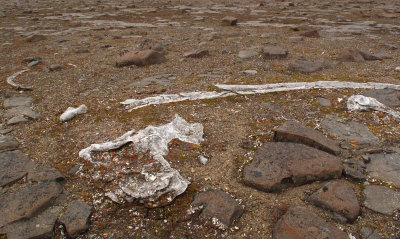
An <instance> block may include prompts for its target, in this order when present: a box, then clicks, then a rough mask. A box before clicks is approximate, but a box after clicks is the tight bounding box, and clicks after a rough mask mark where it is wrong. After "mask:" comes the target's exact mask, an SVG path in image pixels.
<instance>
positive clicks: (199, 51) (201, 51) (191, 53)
mask: <svg viewBox="0 0 400 239" xmlns="http://www.w3.org/2000/svg"><path fill="white" fill-rule="evenodd" d="M209 55H210V53H209V52H208V50H207V49H196V50H193V51H189V52H186V53H184V54H183V56H184V57H191V58H200V57H205V56H209Z"/></svg>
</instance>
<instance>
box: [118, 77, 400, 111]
mask: <svg viewBox="0 0 400 239" xmlns="http://www.w3.org/2000/svg"><path fill="white" fill-rule="evenodd" d="M215 86H216V87H218V88H219V89H221V90H226V91H222V92H216V91H211V92H207V91H194V92H185V93H179V94H165V95H158V96H153V97H148V98H144V99H128V100H125V101H124V102H121V104H123V105H126V107H127V109H129V110H130V111H132V110H135V109H139V108H143V107H146V106H150V105H160V104H167V103H173V102H182V101H188V100H204V99H215V98H224V97H228V96H232V95H236V94H241V95H253V94H266V93H272V92H283V91H295V90H311V89H346V88H348V89H387V88H390V89H400V85H395V84H385V83H375V82H368V83H356V82H344V81H343V82H342V81H316V82H294V83H276V84H265V85H224V84H217V85H215Z"/></svg>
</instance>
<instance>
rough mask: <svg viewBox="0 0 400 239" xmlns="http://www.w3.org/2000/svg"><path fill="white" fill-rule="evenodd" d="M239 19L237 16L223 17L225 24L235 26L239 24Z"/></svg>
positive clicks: (223, 23)
mask: <svg viewBox="0 0 400 239" xmlns="http://www.w3.org/2000/svg"><path fill="white" fill-rule="evenodd" d="M237 21H238V19H237V18H236V17H231V16H226V17H224V18H222V25H223V26H235V25H236V24H237Z"/></svg>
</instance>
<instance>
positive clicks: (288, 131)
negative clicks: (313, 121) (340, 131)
mask: <svg viewBox="0 0 400 239" xmlns="http://www.w3.org/2000/svg"><path fill="white" fill-rule="evenodd" d="M274 140H275V141H283V142H294V143H302V144H305V145H308V146H311V147H314V148H317V149H320V150H323V151H326V152H328V153H331V154H335V155H338V154H339V152H340V149H339V147H338V145H337V143H336V142H334V141H333V140H330V139H328V138H327V137H325V135H323V134H322V133H321V132H319V131H317V130H314V129H312V128H309V127H306V126H304V125H302V124H300V123H298V122H295V121H286V122H285V123H284V124H282V125H281V126H279V127H278V128H277V129H276V130H275V135H274Z"/></svg>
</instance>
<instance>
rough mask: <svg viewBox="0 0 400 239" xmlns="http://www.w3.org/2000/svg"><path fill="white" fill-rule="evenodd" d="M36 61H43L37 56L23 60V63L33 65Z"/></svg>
mask: <svg viewBox="0 0 400 239" xmlns="http://www.w3.org/2000/svg"><path fill="white" fill-rule="evenodd" d="M34 61H42V58H41V57H37V56H33V57H27V58H24V59H23V60H22V63H31V62H34Z"/></svg>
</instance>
